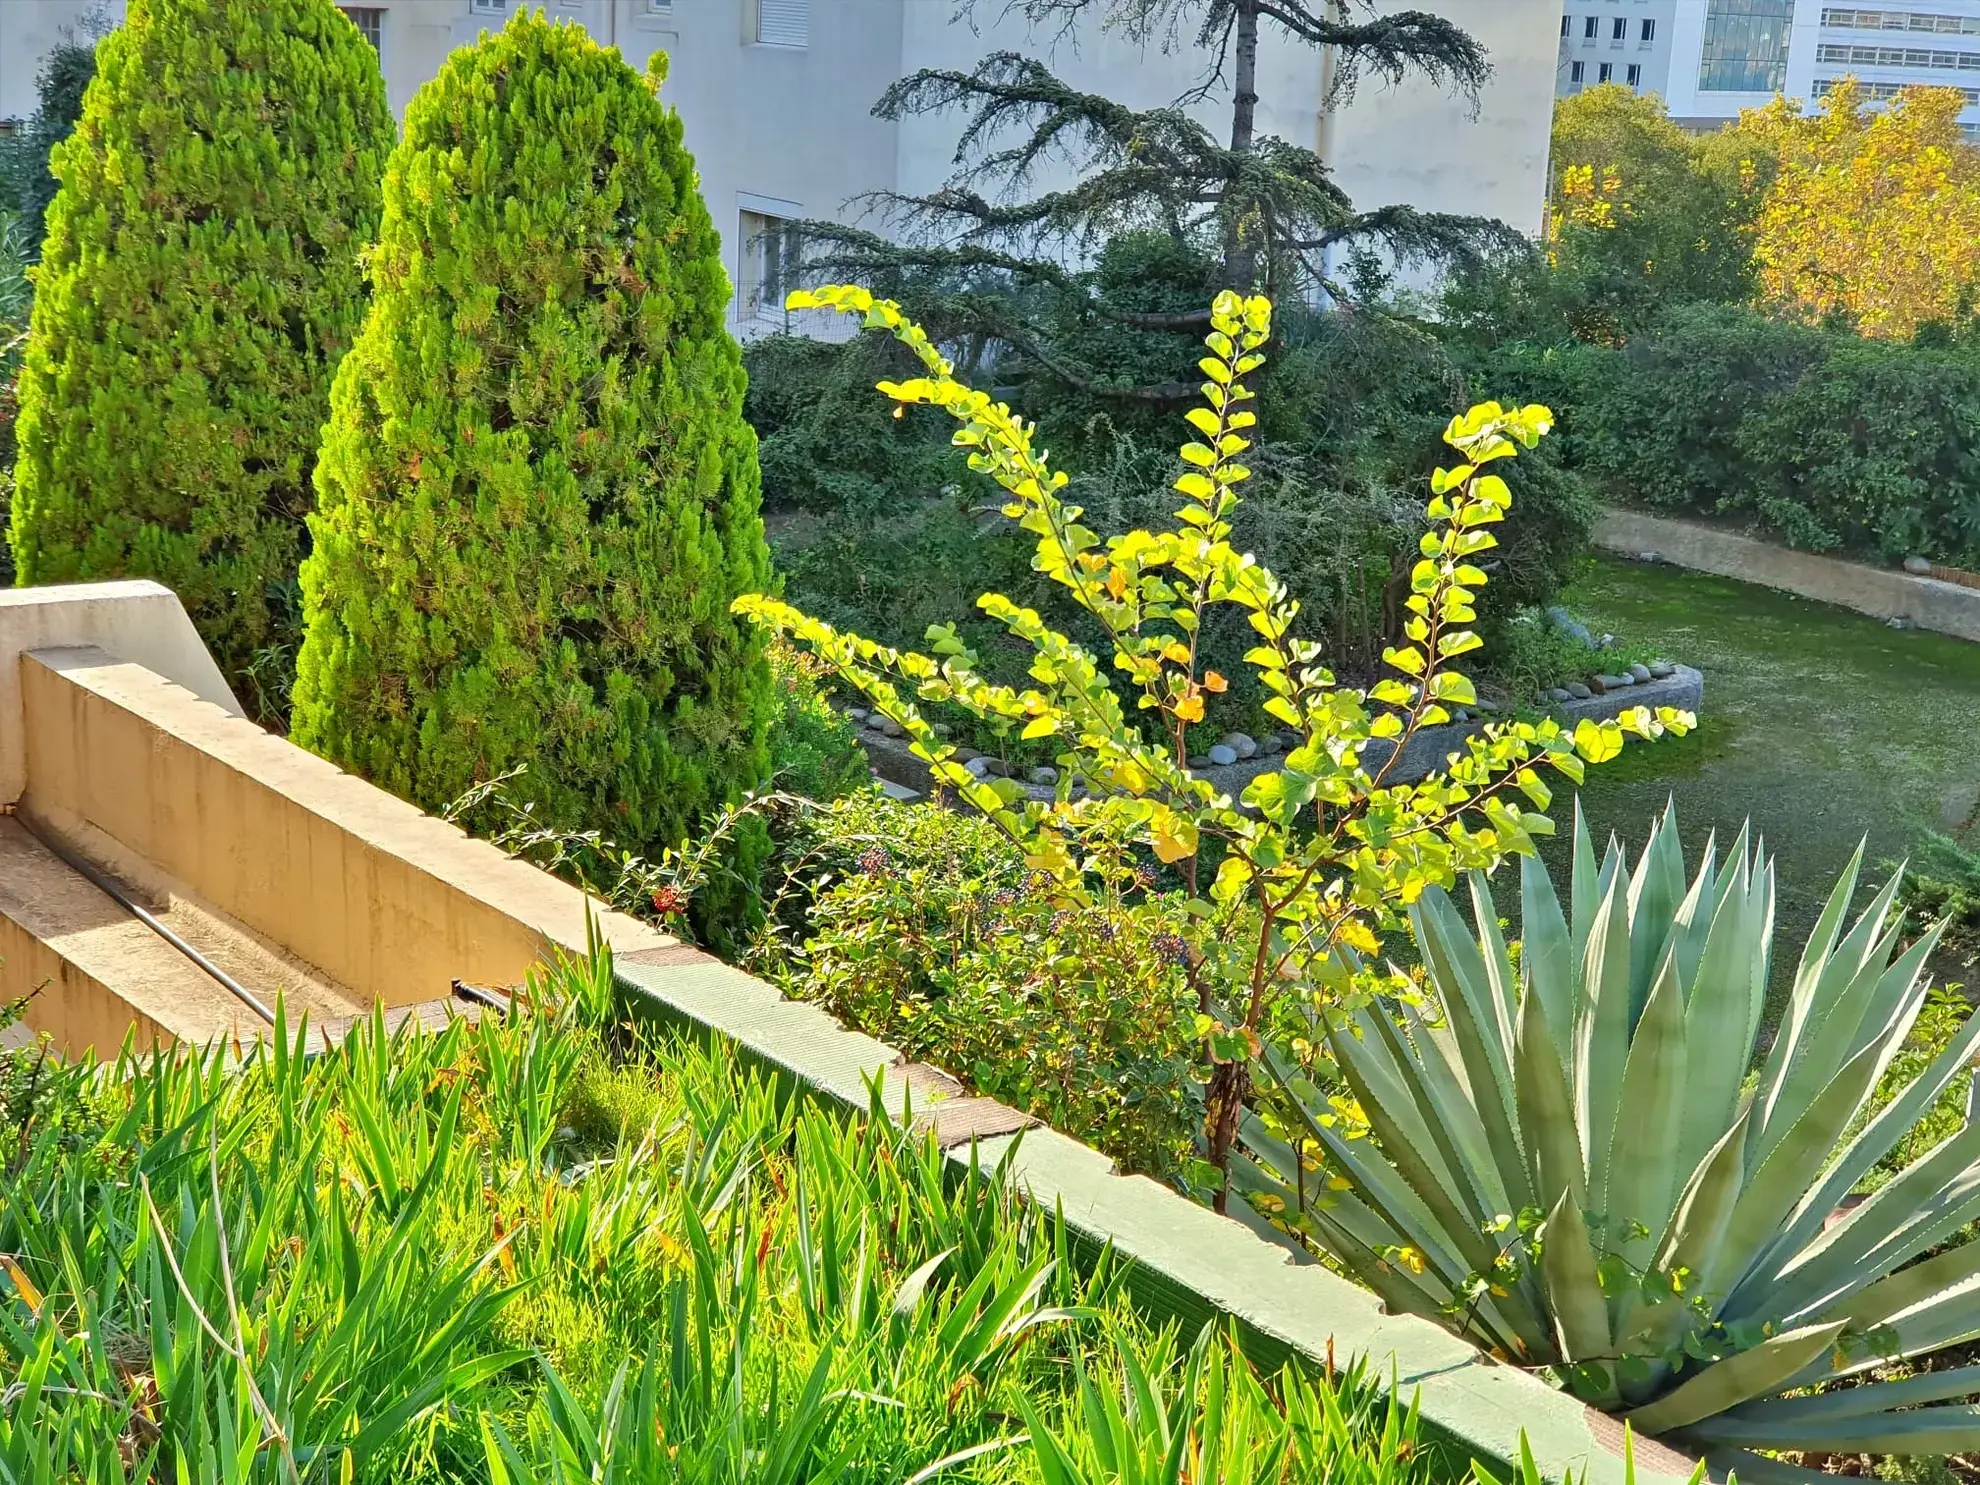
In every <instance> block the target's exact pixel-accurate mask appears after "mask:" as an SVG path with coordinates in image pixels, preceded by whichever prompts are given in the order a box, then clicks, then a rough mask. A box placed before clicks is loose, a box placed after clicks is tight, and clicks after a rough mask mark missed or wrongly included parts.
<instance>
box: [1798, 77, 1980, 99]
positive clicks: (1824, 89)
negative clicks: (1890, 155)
mask: <svg viewBox="0 0 1980 1485" xmlns="http://www.w3.org/2000/svg"><path fill="white" fill-rule="evenodd" d="M1841 81H1842V79H1841V78H1838V77H1818V78H1816V79H1815V96H1816V97H1817V98H1826V97H1827V96H1828V95H1829V93H1830V91H1831V90H1832V89H1833V88H1834V87H1835V85H1836V84H1837V83H1839V82H1841ZM1915 86H1917V85H1916V84H1915V83H1895V82H1859V83H1857V85H1856V91H1857V94H1858V96H1859V97H1861V98H1862V99H1863V100H1864V101H1865V102H1866V103H1888V102H1890V101H1891V99H1893V98H1895V97H1897V95H1898V94H1899V93H1902V92H1903V91H1904V90H1905V89H1906V88H1908V87H1915ZM1959 92H1960V94H1961V96H1962V97H1964V98H1965V99H1966V101H1967V103H1968V104H1969V105H1971V104H1975V103H1980V88H1961V89H1960V90H1959Z"/></svg>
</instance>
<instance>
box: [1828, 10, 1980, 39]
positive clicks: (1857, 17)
mask: <svg viewBox="0 0 1980 1485" xmlns="http://www.w3.org/2000/svg"><path fill="white" fill-rule="evenodd" d="M1822 24H1823V25H1825V26H1845V27H1848V28H1849V29H1851V30H1855V31H1936V32H1939V33H1941V34H1942V35H1948V36H1980V15H1933V14H1924V13H1920V12H1918V11H1912V10H1825V11H1823V12H1822Z"/></svg>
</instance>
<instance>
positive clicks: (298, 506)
mask: <svg viewBox="0 0 1980 1485" xmlns="http://www.w3.org/2000/svg"><path fill="white" fill-rule="evenodd" d="M392 135H393V127H392V115H391V110H390V108H389V107H388V106H387V104H386V101H385V84H384V80H383V78H382V77H381V76H380V74H379V70H378V57H377V54H376V52H374V51H373V50H372V48H371V46H370V45H369V44H368V43H367V42H366V41H365V39H364V38H363V37H362V36H361V35H360V34H359V33H358V31H357V28H356V27H355V26H353V25H352V24H351V23H350V21H349V20H348V19H346V18H345V17H344V16H343V15H342V14H340V13H339V12H338V10H337V8H336V7H335V6H334V5H332V4H331V3H330V0H130V7H129V11H128V14H127V16H126V19H125V22H124V24H123V25H122V26H121V27H119V28H118V29H117V30H116V31H114V32H112V33H111V34H110V35H108V36H106V37H105V38H104V39H103V41H102V42H101V43H100V44H99V46H98V52H97V73H96V78H95V80H94V81H93V82H91V83H90V85H89V89H88V92H87V93H86V95H85V97H84V102H83V112H82V118H81V120H80V121H79V122H78V123H77V125H76V128H75V132H74V133H73V134H72V135H71V136H70V138H69V139H68V140H67V141H66V142H65V143H63V144H61V145H59V146H57V148H56V149H55V151H54V154H53V159H52V161H51V163H52V166H53V169H54V171H55V174H56V176H57V178H58V179H59V180H60V181H61V188H60V190H59V191H58V192H57V193H56V196H55V200H54V202H53V203H52V204H51V205H50V207H49V210H48V235H47V239H46V241H45V242H44V244H43V247H42V259H41V267H40V269H39V270H38V271H37V276H36V280H35V304H34V315H33V320H32V333H31V336H30V339H29V343H28V350H27V358H26V363H25V365H24V367H23V369H22V373H21V382H20V423H19V439H20V459H19V465H18V471H17V474H18V486H17V489H16V492H15V496H14V502H13V513H12V520H11V540H12V543H13V551H14V561H15V567H16V570H17V576H18V581H20V582H21V583H23V584H28V583H57V582H71V581H75V580H78V579H86V578H100V577H151V578H156V579H158V580H159V581H160V582H163V583H165V584H166V585H168V586H169V587H172V588H174V589H176V590H177V591H178V593H179V595H180V597H181V598H183V599H184V600H185V602H186V606H187V608H188V609H189V610H190V611H191V613H192V616H193V618H194V621H195V622H196V623H197V624H198V625H199V628H200V631H201V633H202V634H204V635H205V637H206V639H207V642H208V644H210V645H211V646H212V647H213V649H214V651H215V652H216V654H217V655H218V656H219V657H220V659H221V662H222V664H223V665H224V666H225V667H226V668H227V669H228V670H229V671H230V672H231V673H233V674H234V675H235V676H236V677H239V676H241V675H243V674H245V673H246V672H247V670H248V669H249V667H250V665H251V664H252V663H253V660H254V657H255V655H256V653H257V652H258V651H262V650H263V649H264V647H270V648H272V647H273V646H275V645H277V644H279V642H280V641H281V639H282V638H283V636H282V634H281V633H280V632H279V631H280V629H281V628H282V619H283V617H284V615H285V614H286V615H289V616H290V617H289V618H288V624H289V627H290V629H291V634H290V636H289V638H290V639H293V626H294V623H295V620H294V618H293V614H294V611H295V602H294V598H293V596H292V595H293V591H294V589H293V585H294V580H295V573H296V564H297V562H298V560H299V559H300V557H301V555H302V545H303V541H304V536H305V532H304V526H303V520H304V517H305V515H306V514H307V512H308V509H309V507H310V505H311V503H312V495H311V487H310V476H311V470H312V467H313V466H314V464H315V460H316V449H317V444H318V442H319V440H320V438H321V432H322V427H323V421H324V416H325V414H326V412H327V409H328V405H329V391H330V381H331V377H332V375H333V373H334V372H335V370H336V367H337V362H338V361H339V360H340V359H341V358H342V356H343V354H344V352H345V351H346V350H347V349H348V348H349V346H350V343H351V341H352V339H353V337H354V336H355V334H356V331H357V328H358V325H359V324H360V323H361V321H362V318H363V314H364V292H365V291H364V278H363V271H362V266H361V263H360V256H361V254H362V252H363V250H364V248H365V247H366V246H367V245H368V244H369V243H370V241H371V238H372V236H373V234H374V232H375V231H376V228H377V223H378V202H379V177H380V175H381V174H382V172H383V170H384V164H385V158H386V155H387V153H388V152H389V151H390V149H391V146H392ZM279 664H280V662H279V661H278V665H279Z"/></svg>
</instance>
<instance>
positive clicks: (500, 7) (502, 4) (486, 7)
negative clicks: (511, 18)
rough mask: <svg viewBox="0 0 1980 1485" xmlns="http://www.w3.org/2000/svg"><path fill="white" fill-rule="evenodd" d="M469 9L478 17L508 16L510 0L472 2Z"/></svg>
mask: <svg viewBox="0 0 1980 1485" xmlns="http://www.w3.org/2000/svg"><path fill="white" fill-rule="evenodd" d="M468 9H470V10H472V11H473V12H474V13H475V14H476V15H507V14H508V13H509V0H472V3H471V4H470V5H469V6H468Z"/></svg>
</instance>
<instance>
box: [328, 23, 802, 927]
mask: <svg viewBox="0 0 1980 1485" xmlns="http://www.w3.org/2000/svg"><path fill="white" fill-rule="evenodd" d="M657 60H658V61H659V63H660V65H661V66H662V67H664V54H660V55H659V56H658V58H657ZM660 76H661V74H660V73H659V72H658V71H656V72H655V73H654V74H653V75H652V76H651V77H650V78H649V79H646V80H642V79H641V77H640V76H639V74H638V73H636V72H634V71H633V70H632V69H631V68H630V67H628V66H627V65H626V64H625V63H624V62H622V61H621V60H620V59H619V56H618V53H617V52H616V51H608V50H606V49H604V48H602V47H600V46H598V45H597V44H595V43H594V42H593V41H592V40H591V39H590V38H589V37H588V36H587V35H586V33H585V32H584V30H583V29H582V28H580V27H578V26H575V25H571V24H562V23H559V24H553V23H550V22H548V21H545V20H544V19H542V18H541V16H540V14H538V13H534V12H524V13H522V14H519V15H518V16H517V17H516V18H515V19H514V20H513V21H511V22H510V23H509V25H508V26H507V27H505V28H504V29H503V30H502V31H501V32H499V33H497V34H495V35H484V36H483V38H482V39H481V41H480V42H479V44H477V45H475V46H471V47H466V48H463V49H461V50H459V51H456V52H455V53H454V54H453V55H452V56H451V57H450V58H449V59H448V61H447V63H446V65H445V66H444V67H443V68H442V69H441V71H440V73H439V75H438V76H437V77H436V78H435V79H434V80H433V81H432V82H430V83H428V84H427V85H426V86H425V87H424V88H422V89H421V90H420V92H419V94H418V96H417V97H415V98H414V100H413V102H412V105H411V107H410V108H409V110H408V112H407V116H406V130H405V137H404V139H403V140H402V141H401V142H400V144H399V146H398V148H397V149H396V150H395V151H394V152H393V154H392V158H391V162H390V165H389V167H388V169H387V172H386V178H385V208H384V222H383V226H382V228H381V234H380V242H379V246H378V249H377V252H376V254H375V256H374V259H373V274H374V278H375V292H374V297H373V300H372V304H371V310H370V314H369V316H368V317H367V319H366V320H365V324H364V329H363V332H362V334H361V335H360V336H359V339H358V342H357V344H356V346H355V347H354V348H353V349H352V351H351V354H350V355H349V357H347V358H346V360H345V362H344V365H343V367H342V369H341V370H340V371H339V373H338V376H337V382H336V387H335V390H334V392H333V394H332V398H331V416H330V423H329V426H328V427H327V428H326V430H325V433H324V446H323V457H322V461H321V464H320V467H319V469H318V473H317V492H318V507H317V512H316V514H315V515H314V516H313V517H312V518H311V521H310V529H311V531H312V533H313V534H314V538H315V545H314V550H313V551H312V553H311V555H310V557H309V560H308V561H307V562H306V563H305V564H304V566H303V569H302V585H303V605H304V616H305V625H306V630H305V638H304V641H303V646H302V652H301V655H300V658H299V662H298V668H297V678H296V688H295V712H294V721H293V728H294V733H293V735H294V737H295V739H296V740H297V741H298V742H299V743H301V744H303V745H304V746H306V747H309V748H312V749H315V750H316V751H318V752H320V753H322V754H324V755H325V756H327V757H329V758H331V759H332V760H334V761H336V762H338V763H340V764H342V765H344V766H346V767H348V768H350V769H352V770H353V771H355V772H358V773H361V774H363V775H364V776H366V777H367V778H370V779H371V780H373V781H374V782H376V783H378V784H379V785H381V786H383V787H385V788H388V789H390V790H392V791H394V792H395V793H398V794H400V795H402V796H404V797H406V798H408V799H411V800H413V801H414V802H416V803H418V804H421V805H423V806H426V807H428V808H438V807H441V806H444V805H446V804H447V803H448V802H449V801H451V800H453V799H454V798H456V797H457V796H459V795H460V794H462V793H463V792H465V791H466V790H467V789H468V788H469V787H470V786H472V785H474V784H476V783H478V782H481V781H483V780H487V779H490V778H493V777H495V776H496V775H499V774H502V773H505V772H508V771H510V770H513V769H516V768H518V767H521V768H523V769H525V772H524V773H523V774H522V775H521V776H520V777H519V778H517V780H516V781H515V783H514V785H513V791H514V793H515V794H516V795H517V796H519V797H520V798H521V799H523V800H526V801H527V802H529V803H530V804H531V805H532V806H533V807H534V808H535V809H536V811H537V813H538V817H539V818H541V819H542V820H544V821H545V822H546V823H548V824H552V825H556V826H561V827H570V828H580V829H583V828H598V829H602V830H604V831H605V832H607V833H608V834H609V835H611V836H612V837H613V838H615V839H616V840H618V841H620V842H622V843H624V844H626V845H629V846H634V847H638V848H643V849H649V850H650V849H657V848H658V847H660V846H663V845H668V844H672V843H674V842H677V841H679V840H681V839H684V838H685V837H686V836H688V835H689V834H690V833H691V832H693V831H695V830H697V829H698V828H700V827H702V826H704V825H705V824H706V821H707V816H708V814H709V812H710V811H711V810H714V809H716V808H718V807H720V806H721V805H722V804H723V803H724V802H725V801H729V800H732V799H734V798H736V797H737V796H738V795H739V794H741V793H742V792H743V791H745V790H747V789H749V788H752V787H754V786H756V785H758V784H760V783H761V782H763V780H764V779H765V778H766V777H767V775H768V771H769V750H768V745H767V740H766V739H767V732H768V727H769V722H770V714H771V710H772V705H773V693H772V687H771V681H770V675H769V670H768V667H767V665H766V663H765V661H764V656H763V648H762V642H761V640H760V639H759V638H758V637H757V636H756V635H755V633H754V632H753V630H752V629H751V628H750V627H749V626H746V625H744V624H742V623H741V622H740V621H738V620H737V619H736V618H734V617H733V616H732V615H731V614H730V612H729V605H730V602H731V600H733V599H734V598H735V597H736V596H737V595H738V594H740V593H743V592H745V591H750V590H755V589H762V588H765V587H767V586H768V585H769V583H770V580H771V579H770V569H769V557H768V553H767V550H766V548H765V545H764V539H763V524H762V517H761V514H760V510H759V477H758V471H757V458H756V438H755V435H754V434H753V433H752V432H751V431H750V429H749V427H748V425H747V424H746V423H744V421H743V418H742V400H743V380H744V378H743V369H742V361H741V356H740V353H739V352H738V350H737V348H736V345H735V342H734V341H733V340H731V339H730V337H729V335H728V334H727V332H726V331H725V329H724V320H725V316H726V313H727V307H728V302H729V286H728V280H727V278H726V276H725V275H724V273H723V269H722V259H721V248H720V242H719V240H718V238H717V236H716V232H715V228H714V225H713V223H712V222H711V221H710V219H709V216H708V211H707V208H706V207H705V206H704V205H703V204H702V201H701V197H700V195H699V194H698V190H697V184H696V177H695V167H694V160H693V157H692V156H690V155H689V154H688V152H687V151H686V150H685V149H684V148H683V147H682V144H681V123H680V119H679V117H678V116H677V115H676V114H675V113H674V111H673V110H672V109H671V108H667V107H665V106H663V105H662V103H661V102H660V99H659V97H658V93H657V89H658V84H659V81H660ZM746 865H747V863H745V866H746ZM720 896H721V894H720V893H719V892H717V893H716V894H715V895H714V897H713V898H711V899H710V903H711V911H714V910H719V909H720V901H719V899H720Z"/></svg>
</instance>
